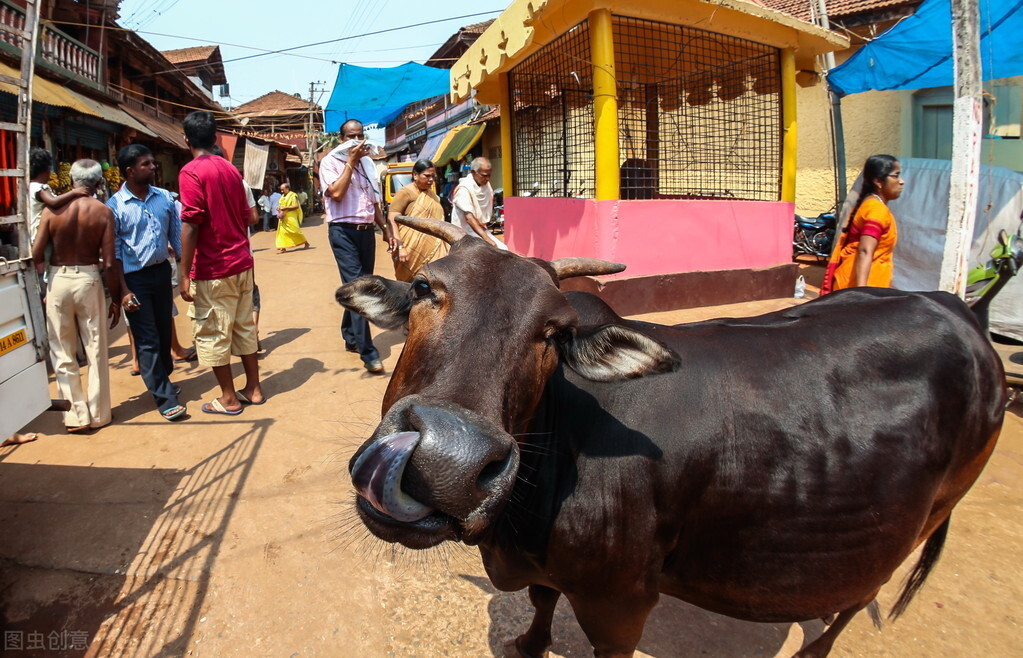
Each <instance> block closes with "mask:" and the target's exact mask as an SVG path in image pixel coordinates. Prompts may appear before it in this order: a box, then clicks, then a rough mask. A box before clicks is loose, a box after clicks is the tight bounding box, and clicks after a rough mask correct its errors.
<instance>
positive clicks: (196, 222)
mask: <svg viewBox="0 0 1023 658" xmlns="http://www.w3.org/2000/svg"><path fill="white" fill-rule="evenodd" d="M184 128H185V141H186V142H188V146H189V148H190V149H191V150H192V157H193V160H192V161H191V162H189V163H188V164H186V165H185V166H184V167H182V168H181V173H180V174H178V187H179V188H180V190H181V205H182V209H181V270H180V271H181V297H182V298H183V299H184V300H185V301H187V302H192V303H191V305H190V306H189V309H188V316H189V317H190V318H192V335H193V337H194V339H195V350H196V353H197V354H198V355H199V363H202V364H203V365H207V366H210V367H212V368H213V374H214V375H216V377H217V383H218V384H219V385H220V397H218V398H215V399H214V400H213V401H211V402H207V403H205V404H203V405H202V410H203V411H204V412H206V413H208V414H226V415H228V416H237V415H238V414H240V413H241V412H242V409H243V406H242V405H245V404H263V402H265V401H266V398H265V397H264V396H263V391H262V389H261V388H260V384H259V361H258V359H257V355H256V350H257V346H258V343H257V339H256V325H255V322H254V321H253V317H252V313H253V308H252V285H253V284H252V265H253V261H252V251H251V250H250V248H249V216H250V213H249V204H248V201H247V200H246V198H245V192H244V186H243V185H242V177H241V174H239V173H238V170H237V169H235V167H234V165H232V164H231V163H230V162H228V161H227V160H225V159H224V158H222V157H220V156H218V155H213V154H212V152H211V151H212V149H213V146H214V144H215V142H216V133H217V125H216V122H215V121H214V119H213V115H212V114H211V113H209V112H203V111H198V112H192V113H191V114H189V115H188V116H187V117H185V121H184ZM232 354H234V355H235V356H239V357H241V360H242V365H243V366H244V368H245V387H244V388H242V389H240V390H237V391H236V390H235V388H234V375H233V374H232V373H231V355H232Z"/></svg>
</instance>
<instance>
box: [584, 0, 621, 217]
mask: <svg viewBox="0 0 1023 658" xmlns="http://www.w3.org/2000/svg"><path fill="white" fill-rule="evenodd" d="M589 27H590V59H591V60H592V62H593V123H594V125H593V132H594V138H595V139H594V145H593V146H594V160H595V162H594V169H595V171H594V174H595V177H596V179H597V189H596V195H595V196H596V199H597V201H604V200H608V199H619V198H621V170H620V161H619V156H618V76H617V74H616V73H615V46H614V21H613V19H612V18H611V10H610V9H594V10H593V11H591V12H590V15H589Z"/></svg>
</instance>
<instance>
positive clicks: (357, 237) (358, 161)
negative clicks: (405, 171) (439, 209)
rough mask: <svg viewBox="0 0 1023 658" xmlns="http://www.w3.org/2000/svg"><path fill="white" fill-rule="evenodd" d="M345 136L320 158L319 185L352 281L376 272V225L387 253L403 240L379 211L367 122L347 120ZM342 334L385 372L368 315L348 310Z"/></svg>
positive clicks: (340, 265) (344, 274)
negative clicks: (374, 343) (364, 128)
mask: <svg viewBox="0 0 1023 658" xmlns="http://www.w3.org/2000/svg"><path fill="white" fill-rule="evenodd" d="M341 138H342V139H341V145H340V146H338V147H337V148H335V149H334V150H333V151H331V152H330V153H328V154H327V156H326V157H325V158H323V160H322V161H321V162H320V189H321V190H322V191H323V210H324V213H325V214H326V216H327V236H328V238H329V240H330V248H331V250H333V252H334V260H335V261H337V269H338V272H339V273H340V274H341V282H342V283H347V282H349V281H351V280H353V279H357V278H359V277H360V276H365V275H369V274H373V265H374V261H375V257H376V245H375V244H374V239H373V236H374V234H375V231H374V230H373V227H374V224H375V225H377V226H379V227H380V229H381V231H383V234H384V242H386V243H387V244H388V247H387V251H389V252H390V251H395V250H396V249H397V248H398V246H399V243H398V239H397V237H396V236H397V233H398V232H397V230H396V229H395V228H394V227H393V226H392V225H391V223H390V222H387V221H385V220H384V216H383V214H382V213H381V212H380V201H381V195H380V183H379V181H378V180H377V176H376V169H375V165H374V164H373V162H372V160H370V159H369V158H368V157H367V156H368V155H369V154H370V149H371V148H372V147H371V146H370V144H369V143H368V142H367V141H366V133H365V130H363V127H362V123H360V122H359V121H356V120H355V119H350V120H348V121H346V122H345V123H344V124H343V125H342V126H341ZM395 253H397V252H395ZM341 337H342V338H343V339H344V341H345V349H346V350H348V351H349V352H356V353H358V354H359V357H360V358H361V359H362V362H363V364H364V366H365V368H366V370H368V371H369V372H372V373H381V372H383V371H384V366H383V364H382V363H381V362H380V354H379V352H377V348H376V347H375V346H374V345H373V338H372V336H370V333H369V322H368V321H367V320H366V318H364V317H362V316H361V315H359V314H357V313H352V312H351V311H348V310H345V312H344V315H343V316H342V318H341Z"/></svg>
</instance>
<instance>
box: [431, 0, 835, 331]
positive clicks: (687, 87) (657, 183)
mask: <svg viewBox="0 0 1023 658" xmlns="http://www.w3.org/2000/svg"><path fill="white" fill-rule="evenodd" d="M847 45H848V42H847V41H846V39H845V38H844V37H842V36H839V35H837V34H835V33H833V32H831V31H828V30H825V29H823V28H820V27H817V26H814V25H811V24H809V23H805V22H803V21H800V20H797V19H795V18H793V17H791V16H789V15H787V14H782V13H779V12H775V11H772V10H769V9H765V8H764V7H763V6H761V5H758V4H754V3H753V2H745V1H743V0H712V1H701V0H632V1H630V2H619V3H614V2H609V1H607V0H604V1H601V0H515V2H513V3H512V4H511V5H509V7H508V8H507V9H506V10H505V11H504V12H503V13H502V14H501V15H500V16H499V17H498V18H497V19H496V20H495V21H494V23H493V24H491V25H490V27H489V28H488V29H487V30H486V32H485V33H484V34H483V35H482V36H481V37H480V38H479V40H477V41H476V43H475V44H473V46H472V47H470V48H469V50H468V51H467V52H466V53H465V54H464V55H463V56H462V57H461V58H460V59H459V60H458V62H457V63H456V64H455V66H454V67H453V68H452V69H451V96H452V99H453V100H455V101H462V100H464V99H466V98H468V97H469V95H470V94H472V93H473V90H475V93H476V98H477V100H478V101H479V102H481V103H486V104H499V105H500V106H501V152H502V161H503V167H502V171H503V180H502V181H494V182H493V185H494V187H501V186H502V185H503V188H504V190H505V217H506V223H505V238H506V241H507V243H508V245H509V247H510V248H511V249H512V251H515V252H516V253H519V254H522V255H526V256H537V257H540V258H560V257H564V256H587V257H593V258H604V259H607V260H612V261H617V262H621V263H625V264H626V265H628V270H627V271H626V272H625V273H623V274H621V275H617V276H614V277H606V278H603V277H602V278H600V279H599V280H595V279H590V280H586V279H583V280H580V281H579V282H578V283H573V285H574V287H576V288H579V287H581V288H583V289H589V290H594V291H599V292H600V293H601V295H602V296H604V297H605V298H607V299H608V300H609V301H612V302H613V305H614V306H615V308H616V310H618V311H619V312H621V313H636V312H642V311H652V310H667V309H671V308H683V307H686V306H695V305H703V304H713V303H727V302H732V301H743V300H749V299H763V298H768V297H777V296H788V295H791V294H792V289H793V288H792V286H793V283H794V280H795V266H794V265H793V264H792V223H793V214H794V210H795V208H794V199H795V167H796V162H795V159H796V99H795V89H796V79H797V72H802V73H803V74H802V75H800V76H799V77H800V80H801V81H806V82H808V83H810V84H813V83H815V82H816V79H817V76H816V75H814V74H813V72H814V71H815V68H816V67H815V60H816V57H817V56H818V55H820V54H822V53H825V52H828V51H831V50H836V49H840V48H844V47H846V46H847ZM566 283H568V282H566Z"/></svg>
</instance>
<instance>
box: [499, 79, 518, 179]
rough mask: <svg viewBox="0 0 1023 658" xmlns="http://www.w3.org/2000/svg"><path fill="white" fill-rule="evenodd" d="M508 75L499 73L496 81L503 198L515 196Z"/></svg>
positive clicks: (514, 155)
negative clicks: (499, 120)
mask: <svg viewBox="0 0 1023 658" xmlns="http://www.w3.org/2000/svg"><path fill="white" fill-rule="evenodd" d="M508 84H509V82H508V75H507V74H506V73H501V74H500V77H499V78H498V81H497V87H498V89H500V91H499V92H498V94H499V95H498V101H497V102H498V103H500V105H501V185H502V186H503V187H504V197H505V198H506V199H507V198H508V197H510V196H515V157H516V154H515V153H514V152H513V150H512V104H511V91H510V90H509V89H508Z"/></svg>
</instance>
